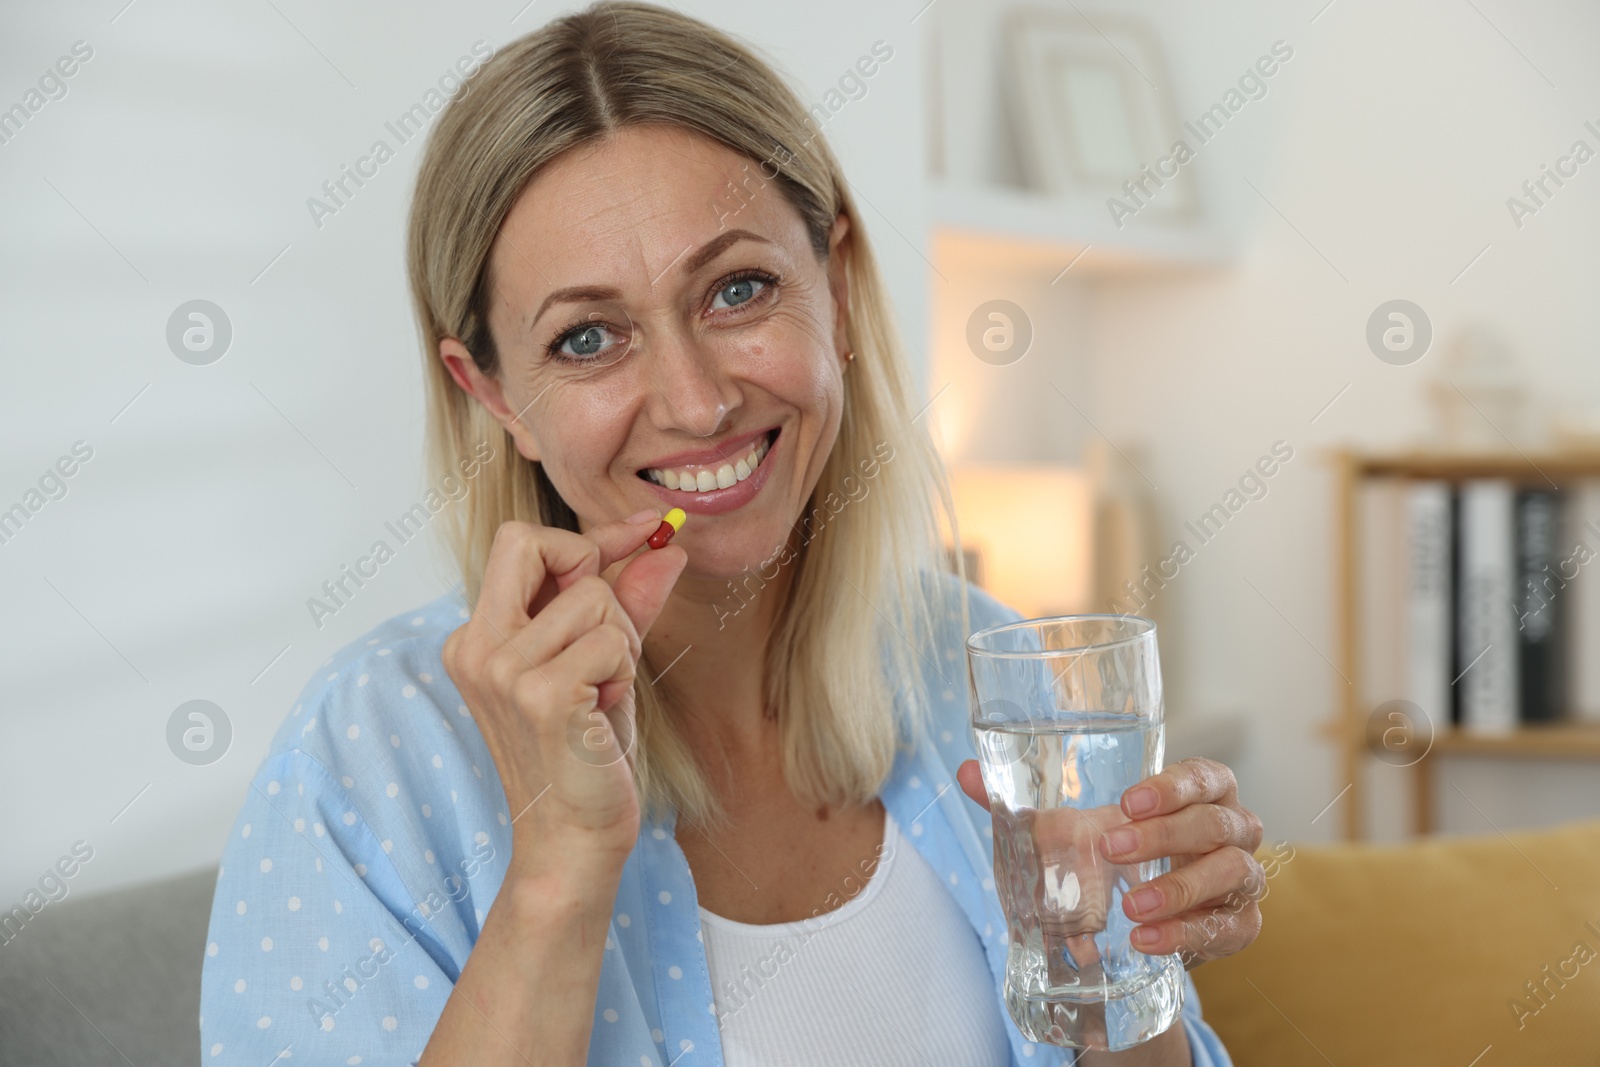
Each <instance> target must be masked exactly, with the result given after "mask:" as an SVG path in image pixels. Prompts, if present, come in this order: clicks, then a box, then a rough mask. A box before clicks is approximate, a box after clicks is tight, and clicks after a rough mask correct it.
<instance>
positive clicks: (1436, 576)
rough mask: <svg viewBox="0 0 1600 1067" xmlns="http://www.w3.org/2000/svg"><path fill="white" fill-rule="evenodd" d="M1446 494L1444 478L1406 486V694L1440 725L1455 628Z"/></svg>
mask: <svg viewBox="0 0 1600 1067" xmlns="http://www.w3.org/2000/svg"><path fill="white" fill-rule="evenodd" d="M1451 503H1452V501H1451V494H1450V485H1449V483H1448V482H1442V481H1417V482H1412V483H1411V485H1410V486H1409V487H1408V488H1407V492H1406V539H1407V541H1408V542H1409V544H1408V546H1407V553H1406V562H1407V563H1408V564H1409V574H1408V576H1407V582H1406V593H1407V597H1406V616H1407V622H1408V623H1409V625H1410V632H1409V638H1410V639H1409V641H1407V642H1406V645H1407V656H1406V691H1407V699H1408V700H1410V701H1411V702H1412V703H1414V704H1416V705H1417V706H1418V707H1419V708H1421V709H1422V711H1423V713H1424V714H1425V715H1427V716H1428V718H1429V720H1430V721H1432V722H1433V723H1435V724H1436V725H1439V726H1444V725H1448V724H1450V723H1451V722H1452V720H1453V714H1452V704H1453V693H1452V687H1451V685H1450V683H1451V681H1453V680H1454V678H1455V672H1454V671H1453V670H1452V669H1451V668H1452V666H1453V665H1454V662H1455V660H1454V652H1455V628H1454V626H1453V625H1452V622H1451V614H1450V581H1451V574H1452V572H1453V566H1452V563H1451V559H1452V557H1453V546H1452V544H1451Z"/></svg>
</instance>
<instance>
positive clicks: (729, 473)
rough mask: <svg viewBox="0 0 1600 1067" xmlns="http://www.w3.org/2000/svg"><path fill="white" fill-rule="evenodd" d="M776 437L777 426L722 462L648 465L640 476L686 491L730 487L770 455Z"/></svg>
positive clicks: (746, 476)
mask: <svg viewBox="0 0 1600 1067" xmlns="http://www.w3.org/2000/svg"><path fill="white" fill-rule="evenodd" d="M777 439H778V430H777V428H774V429H772V430H769V431H767V434H766V436H765V437H760V438H757V439H756V441H755V443H754V444H752V445H750V446H748V447H747V448H746V449H745V450H744V451H743V452H741V453H740V454H739V455H737V456H732V457H729V458H727V459H724V460H723V461H722V462H720V463H716V464H691V465H688V466H683V467H646V468H645V469H644V470H641V471H640V472H639V477H641V478H643V479H644V480H645V481H648V482H655V483H656V484H657V485H661V486H665V487H666V488H668V489H677V490H679V491H680V492H684V493H709V492H711V491H712V490H713V489H730V488H732V487H733V486H735V485H738V484H739V483H740V482H742V481H744V480H745V479H746V478H748V477H750V475H751V474H753V473H755V470H756V468H757V467H759V466H761V463H762V461H763V460H765V459H766V458H767V453H768V452H770V451H771V450H772V443H773V442H774V441H776V440H777Z"/></svg>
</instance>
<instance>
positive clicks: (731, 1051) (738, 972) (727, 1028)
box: [700, 812, 1011, 1067]
mask: <svg viewBox="0 0 1600 1067" xmlns="http://www.w3.org/2000/svg"><path fill="white" fill-rule="evenodd" d="M852 889H853V891H854V894H855V895H854V896H851V897H850V899H848V900H846V901H845V903H844V904H843V905H841V906H839V907H837V908H835V909H833V910H832V911H827V912H823V913H822V914H820V915H817V916H815V917H813V918H808V919H802V920H800V921H798V922H792V923H775V924H771V925H751V924H749V923H740V922H734V921H733V920H731V919H724V918H722V917H721V916H720V915H713V914H712V913H711V912H709V911H707V910H706V909H705V908H701V909H700V923H701V936H702V938H703V940H704V941H705V947H706V962H707V965H708V966H709V968H710V971H711V988H712V991H713V994H714V996H715V998H716V1009H717V1019H718V1024H719V1027H720V1029H721V1031H722V1055H723V1062H724V1063H725V1064H726V1065H727V1067H810V1065H813V1064H818V1063H826V1064H829V1065H830V1067H852V1065H856V1064H860V1065H863V1067H865V1065H868V1064H870V1065H872V1067H885V1065H890V1064H927V1063H960V1064H963V1065H968V1067H1003V1065H1005V1064H1008V1063H1010V1062H1011V1051H1010V1047H1009V1046H1008V1045H1007V1042H1006V1031H1005V1025H1004V1022H1003V1020H1002V1018H1001V1014H1000V1012H1001V1008H1000V1000H999V995H998V993H997V992H996V990H995V989H994V987H993V984H992V982H991V979H990V975H989V966H988V964H987V963H986V962H985V960H984V956H983V948H982V945H981V944H980V943H979V941H978V935H977V934H976V932H974V931H973V929H972V927H971V925H970V924H969V923H968V922H967V920H966V916H964V915H963V914H962V912H961V909H960V907H959V906H958V905H957V904H956V902H955V899H954V898H953V897H951V896H950V894H949V892H948V891H947V890H946V889H945V887H944V886H943V884H941V883H940V881H939V876H938V875H937V874H936V873H935V872H934V870H933V868H932V867H930V866H929V865H928V861H927V860H925V859H923V857H922V854H921V853H919V852H918V851H917V850H916V848H915V847H914V846H912V845H911V844H910V842H908V841H906V840H905V839H904V838H903V837H901V835H900V829H899V827H898V826H897V825H896V824H895V821H894V817H893V816H892V815H890V814H889V813H888V812H885V813H884V848H883V852H882V856H881V858H880V859H879V860H878V866H877V870H876V871H875V872H874V873H873V875H872V878H871V879H870V880H869V881H868V882H867V884H866V886H865V888H862V887H861V885H860V881H859V878H858V879H857V880H856V881H854V882H851V883H848V884H846V883H844V882H843V881H841V885H840V888H839V890H838V892H839V895H840V896H841V897H845V896H849V894H850V893H851V891H852Z"/></svg>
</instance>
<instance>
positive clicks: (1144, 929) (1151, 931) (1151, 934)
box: [1128, 926, 1161, 945]
mask: <svg viewBox="0 0 1600 1067" xmlns="http://www.w3.org/2000/svg"><path fill="white" fill-rule="evenodd" d="M1128 936H1129V938H1131V939H1132V941H1133V943H1134V944H1135V945H1153V944H1155V943H1156V942H1157V941H1159V940H1160V939H1161V931H1160V930H1157V929H1155V928H1154V927H1151V926H1135V927H1134V928H1133V933H1131V934H1129V935H1128Z"/></svg>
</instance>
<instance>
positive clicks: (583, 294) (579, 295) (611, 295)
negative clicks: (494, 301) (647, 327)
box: [528, 229, 772, 329]
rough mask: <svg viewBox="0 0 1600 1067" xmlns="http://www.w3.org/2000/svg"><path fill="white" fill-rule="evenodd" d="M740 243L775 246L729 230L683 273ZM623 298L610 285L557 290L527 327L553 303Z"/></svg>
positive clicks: (696, 256) (691, 260)
mask: <svg viewBox="0 0 1600 1067" xmlns="http://www.w3.org/2000/svg"><path fill="white" fill-rule="evenodd" d="M740 241H759V242H760V243H761V244H766V245H769V244H772V242H771V241H770V240H768V239H767V238H765V237H762V236H761V235H760V234H758V233H752V232H751V231H749V230H741V229H734V230H728V231H726V232H724V233H721V234H718V235H717V236H716V237H714V238H712V239H711V240H709V241H707V242H706V243H705V244H704V245H703V246H702V247H701V248H700V250H699V251H698V252H695V253H693V254H692V255H690V256H689V257H688V259H686V260H685V261H684V265H683V267H684V270H685V271H686V272H687V273H689V274H693V273H694V272H695V271H698V270H699V269H700V268H702V267H704V266H705V265H706V264H707V263H710V262H711V261H712V260H714V259H716V258H717V257H718V256H720V255H722V253H723V252H725V251H727V250H728V249H729V248H731V247H732V246H733V245H735V244H738V243H739V242H740ZM670 269H671V267H670V266H669V267H668V270H670ZM621 295H622V293H621V291H620V290H618V289H616V288H614V287H612V286H608V285H573V286H568V287H567V288H565V289H557V290H555V291H553V292H552V293H551V294H550V295H549V296H547V297H545V298H544V302H543V303H541V304H540V305H539V310H538V311H536V312H534V315H533V318H531V319H529V320H528V328H529V329H532V328H533V325H534V323H536V322H538V321H539V320H540V319H542V318H544V313H545V312H546V311H548V310H549V309H550V306H551V305H552V304H581V303H584V302H585V301H590V300H615V299H616V298H617V297H619V296H621Z"/></svg>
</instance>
